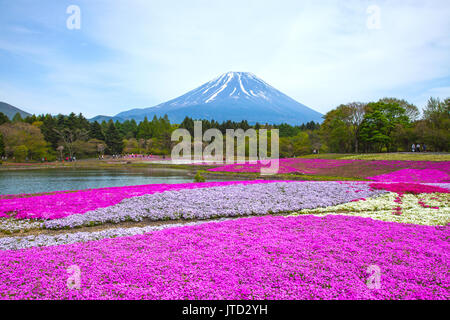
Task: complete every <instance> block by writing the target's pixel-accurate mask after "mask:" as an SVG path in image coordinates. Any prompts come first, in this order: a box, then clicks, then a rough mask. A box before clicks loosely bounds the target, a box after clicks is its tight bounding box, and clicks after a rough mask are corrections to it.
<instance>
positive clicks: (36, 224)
mask: <svg viewBox="0 0 450 320" xmlns="http://www.w3.org/2000/svg"><path fill="white" fill-rule="evenodd" d="M42 225H43V222H42V221H37V220H28V219H14V218H9V219H6V218H0V232H1V233H6V234H11V233H16V232H20V231H27V230H31V229H40V228H41V227H42Z"/></svg>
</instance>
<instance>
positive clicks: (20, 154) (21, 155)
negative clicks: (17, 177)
mask: <svg viewBox="0 0 450 320" xmlns="http://www.w3.org/2000/svg"><path fill="white" fill-rule="evenodd" d="M28 152H29V149H28V148H27V147H26V146H25V145H23V144H21V145H20V146H17V147H15V148H14V153H13V155H14V158H15V161H17V162H22V161H24V160H25V159H26V158H27V157H28Z"/></svg>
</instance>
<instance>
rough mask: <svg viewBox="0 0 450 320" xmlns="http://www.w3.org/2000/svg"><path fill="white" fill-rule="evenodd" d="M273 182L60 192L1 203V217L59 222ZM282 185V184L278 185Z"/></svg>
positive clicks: (183, 184) (227, 182) (154, 185)
mask: <svg viewBox="0 0 450 320" xmlns="http://www.w3.org/2000/svg"><path fill="white" fill-rule="evenodd" d="M270 182H275V181H270V180H252V181H220V182H204V183H180V184H149V185H139V186H126V187H109V188H99V189H85V190H79V191H76V192H68V193H65V192H58V193H54V194H46V195H41V196H35V197H25V198H10V199H5V198H4V199H0V217H10V216H14V218H17V219H42V218H44V219H57V218H62V217H66V216H68V215H71V214H74V213H84V212H87V211H90V210H94V209H98V208H105V207H108V206H112V205H114V204H117V203H119V202H120V201H122V200H123V199H125V198H132V197H136V196H142V195H144V194H152V193H156V192H164V191H167V190H179V189H193V188H207V187H217V186H227V185H233V184H255V183H270ZM276 182H280V181H276Z"/></svg>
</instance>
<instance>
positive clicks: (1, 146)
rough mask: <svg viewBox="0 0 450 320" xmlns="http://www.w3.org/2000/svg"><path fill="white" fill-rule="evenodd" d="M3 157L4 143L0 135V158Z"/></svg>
mask: <svg viewBox="0 0 450 320" xmlns="http://www.w3.org/2000/svg"><path fill="white" fill-rule="evenodd" d="M4 155H5V142H4V141H3V135H2V134H1V133H0V156H4Z"/></svg>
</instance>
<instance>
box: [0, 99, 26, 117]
mask: <svg viewBox="0 0 450 320" xmlns="http://www.w3.org/2000/svg"><path fill="white" fill-rule="evenodd" d="M0 112H2V113H4V114H5V115H6V116H7V117H8V118H9V119H11V120H12V118H13V117H14V116H15V115H16V113H17V112H18V113H20V115H21V116H22V118H25V117H27V116H31V113H28V112H26V111H23V110H21V109H19V108H17V107H15V106H13V105H10V104H9V103H6V102H3V101H0Z"/></svg>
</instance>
